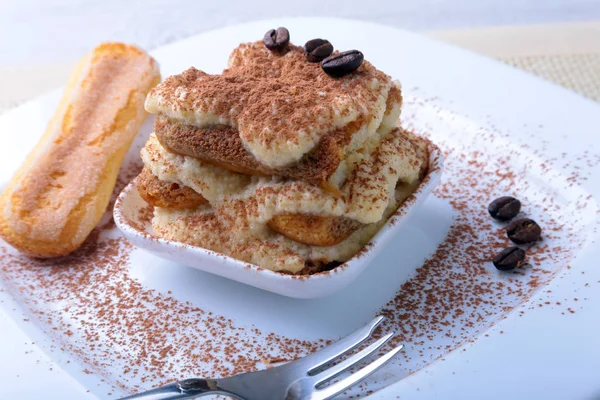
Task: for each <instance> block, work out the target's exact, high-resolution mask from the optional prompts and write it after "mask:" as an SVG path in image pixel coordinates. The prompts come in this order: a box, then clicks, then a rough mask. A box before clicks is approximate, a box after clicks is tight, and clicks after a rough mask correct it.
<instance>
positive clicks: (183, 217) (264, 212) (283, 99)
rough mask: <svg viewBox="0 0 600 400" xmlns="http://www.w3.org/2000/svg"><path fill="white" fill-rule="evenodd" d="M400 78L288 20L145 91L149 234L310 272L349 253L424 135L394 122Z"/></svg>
mask: <svg viewBox="0 0 600 400" xmlns="http://www.w3.org/2000/svg"><path fill="white" fill-rule="evenodd" d="M401 104H402V95H401V89H400V84H399V83H398V82H397V81H394V80H392V79H391V78H390V77H389V76H388V75H386V74H385V73H383V72H381V71H379V70H377V69H376V68H375V67H374V66H373V65H372V64H370V63H369V62H367V61H364V60H363V55H362V53H361V52H359V51H356V50H350V51H346V52H333V46H332V45H331V44H330V43H329V42H328V41H326V40H322V39H314V40H311V41H309V42H308V43H306V45H305V46H304V47H299V46H294V45H293V44H291V43H290V42H289V33H288V32H287V30H286V29H285V28H279V29H277V30H271V31H269V32H267V33H266V34H265V37H264V39H263V40H262V41H257V42H254V43H245V44H241V45H240V46H239V47H237V48H236V49H234V50H233V52H232V54H231V56H230V58H229V64H228V68H227V69H225V70H224V71H223V73H222V74H220V75H210V74H207V73H204V72H202V71H200V70H198V69H196V68H193V67H192V68H190V69H188V70H186V71H184V72H183V73H181V74H180V75H175V76H171V77H169V78H167V79H166V80H165V81H164V82H163V83H161V84H160V85H159V86H157V87H156V88H154V89H153V90H152V91H151V92H150V94H149V95H148V97H147V100H146V110H147V111H149V112H150V113H153V114H156V115H157V117H156V122H155V125H154V133H153V134H152V135H151V136H150V138H149V140H148V142H147V143H146V146H145V147H144V149H143V150H142V153H141V155H142V159H143V161H144V165H145V168H144V170H143V172H142V173H141V175H140V176H138V178H137V180H136V183H137V188H138V191H139V192H140V194H141V196H142V197H143V198H144V199H145V200H146V201H147V202H148V203H149V204H150V205H152V206H154V218H153V220H152V227H153V230H154V232H155V234H156V235H157V236H159V237H162V238H166V239H169V240H175V241H179V242H183V243H187V244H192V245H196V246H201V247H203V248H206V249H210V250H213V251H217V252H220V253H223V254H227V255H229V256H231V257H234V258H237V259H239V260H243V261H246V262H248V263H252V264H254V265H257V266H260V267H263V268H268V269H270V270H273V271H280V272H285V273H292V274H310V273H315V272H319V271H323V270H327V269H331V268H333V267H334V266H337V265H339V264H340V263H343V262H345V261H347V260H348V259H349V258H351V257H352V256H354V255H355V254H356V253H357V252H358V251H359V250H360V249H361V248H362V247H363V246H364V245H365V244H366V243H367V242H368V241H369V239H370V238H371V237H372V236H373V235H374V234H375V233H376V232H377V230H378V229H379V228H380V227H381V226H382V225H383V224H384V223H385V221H386V220H387V219H388V217H389V216H390V215H391V214H392V213H393V212H394V211H395V210H396V209H397V208H398V206H399V205H400V204H401V203H402V202H403V201H404V200H405V199H406V198H407V197H408V196H409V195H410V194H411V193H412V192H413V191H414V190H415V189H416V187H417V186H418V185H419V183H420V181H421V179H422V178H423V176H424V175H425V173H426V170H427V165H428V158H429V157H428V151H427V142H426V141H425V140H424V139H421V138H418V137H416V136H414V135H411V134H410V133H408V132H405V131H403V130H402V129H399V128H398V127H397V126H398V120H399V116H400V108H401Z"/></svg>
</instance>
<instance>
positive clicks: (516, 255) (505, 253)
mask: <svg viewBox="0 0 600 400" xmlns="http://www.w3.org/2000/svg"><path fill="white" fill-rule="evenodd" d="M523 260H525V250H523V249H520V248H518V247H517V246H512V247H507V248H506V249H504V250H502V251H501V252H500V253H498V255H497V256H496V257H494V259H493V260H492V263H494V267H496V268H497V269H499V270H500V271H510V270H511V269H515V268H519V267H520V266H521V264H523Z"/></svg>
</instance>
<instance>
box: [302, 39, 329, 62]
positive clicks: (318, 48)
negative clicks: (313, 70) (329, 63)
mask: <svg viewBox="0 0 600 400" xmlns="http://www.w3.org/2000/svg"><path fill="white" fill-rule="evenodd" d="M331 53H333V45H332V44H331V43H329V40H325V39H313V40H309V41H308V42H306V44H305V45H304V54H306V58H308V61H310V62H319V61H322V60H324V59H325V58H327V57H329V56H330V55H331Z"/></svg>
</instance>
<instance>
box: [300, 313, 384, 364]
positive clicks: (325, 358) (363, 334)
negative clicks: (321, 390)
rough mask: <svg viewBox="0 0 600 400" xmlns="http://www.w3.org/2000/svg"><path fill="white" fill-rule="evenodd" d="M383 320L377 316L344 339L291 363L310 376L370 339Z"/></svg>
mask: <svg viewBox="0 0 600 400" xmlns="http://www.w3.org/2000/svg"><path fill="white" fill-rule="evenodd" d="M383 320H384V317H383V316H379V317H377V318H375V319H373V320H372V321H371V322H369V323H368V324H367V325H365V326H363V327H362V328H360V329H358V330H356V331H354V332H353V333H351V334H350V335H348V336H346V337H345V338H343V339H340V340H338V341H337V342H335V343H332V344H331V345H329V346H327V347H325V348H323V349H321V350H319V351H316V352H314V353H312V354H309V355H308V356H306V357H304V358H301V359H299V360H296V361H293V363H294V364H295V365H301V366H302V368H305V369H306V370H308V374H309V375H310V374H311V373H312V372H313V371H314V370H316V369H319V368H321V367H323V366H324V365H326V364H329V363H330V362H331V361H333V360H335V359H336V358H338V357H339V356H341V355H343V354H345V353H347V352H348V351H350V350H352V349H353V348H355V347H356V346H358V345H360V344H361V343H362V342H364V341H365V340H367V339H368V338H369V337H371V334H372V333H373V331H374V330H375V328H376V327H377V325H379V324H380V323H381V321H383Z"/></svg>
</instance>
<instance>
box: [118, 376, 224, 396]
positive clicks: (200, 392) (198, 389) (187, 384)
mask: <svg viewBox="0 0 600 400" xmlns="http://www.w3.org/2000/svg"><path fill="white" fill-rule="evenodd" d="M209 394H226V395H230V393H227V392H225V391H223V390H222V389H219V388H218V386H217V381H216V380H213V379H203V378H192V379H184V380H181V381H177V382H175V383H169V384H168V385H165V386H161V387H159V388H156V389H152V390H149V391H147V392H143V393H139V394H134V395H133V396H128V397H123V398H121V399H120V400H183V399H195V398H197V397H202V396H206V395H209Z"/></svg>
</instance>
